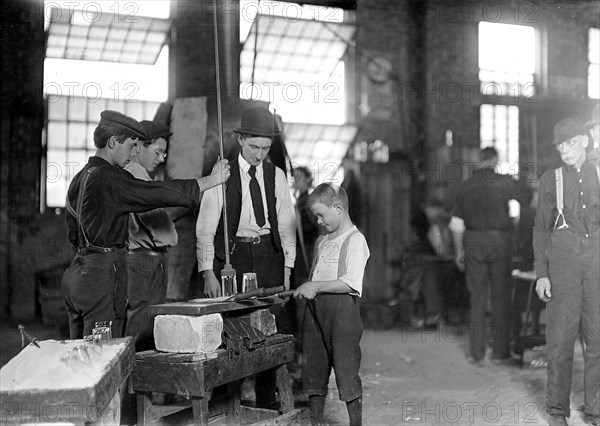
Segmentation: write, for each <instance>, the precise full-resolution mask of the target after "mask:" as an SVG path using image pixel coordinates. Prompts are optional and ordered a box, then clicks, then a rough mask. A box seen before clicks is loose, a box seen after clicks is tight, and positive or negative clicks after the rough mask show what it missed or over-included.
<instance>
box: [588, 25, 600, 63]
mask: <svg viewBox="0 0 600 426" xmlns="http://www.w3.org/2000/svg"><path fill="white" fill-rule="evenodd" d="M588 61H590V63H592V64H598V63H600V28H590V29H589V31H588Z"/></svg>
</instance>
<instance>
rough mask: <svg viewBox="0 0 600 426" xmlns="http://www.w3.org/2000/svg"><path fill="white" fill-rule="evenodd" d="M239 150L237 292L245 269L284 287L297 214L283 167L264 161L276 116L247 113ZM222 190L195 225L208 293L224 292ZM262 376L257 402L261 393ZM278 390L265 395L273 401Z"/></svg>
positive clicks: (234, 248)
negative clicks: (222, 278) (220, 281)
mask: <svg viewBox="0 0 600 426" xmlns="http://www.w3.org/2000/svg"><path fill="white" fill-rule="evenodd" d="M234 132H235V134H236V137H237V141H238V143H239V145H240V148H241V150H240V153H239V155H238V156H237V158H236V159H235V160H233V161H232V162H231V179H230V181H229V182H228V184H227V189H226V197H227V219H228V231H229V235H228V239H229V250H230V260H231V265H232V266H233V268H234V269H235V270H236V273H237V285H238V291H239V290H240V286H241V283H242V274H243V273H244V272H255V273H256V277H257V280H258V285H259V287H276V286H280V285H282V284H283V285H285V287H286V289H289V288H290V273H291V270H292V268H293V267H294V261H295V259H296V218H295V214H294V207H293V205H292V200H291V194H290V190H289V186H288V183H287V181H286V178H285V174H284V172H283V170H281V169H279V168H277V167H276V166H274V165H273V164H272V163H270V162H268V161H265V159H266V158H267V155H268V154H269V149H270V148H271V144H272V142H273V136H275V135H276V134H277V133H278V130H277V127H276V125H275V120H274V117H273V114H271V113H270V112H269V110H268V109H267V108H264V107H251V108H248V109H246V110H244V111H243V113H242V120H241V125H240V127H238V128H236V129H234ZM222 208H223V193H222V190H221V188H213V189H211V190H209V191H207V192H206V193H205V194H204V196H203V198H202V203H201V205H200V214H199V217H201V218H202V220H198V222H197V225H196V236H197V250H196V253H197V258H198V272H199V273H200V274H201V275H202V277H203V279H204V294H205V295H206V296H208V297H217V296H220V295H221V287H220V284H219V280H220V278H221V270H222V269H223V266H224V263H225V243H224V232H225V231H224V225H223V217H222V214H221V212H222ZM271 388H272V386H270V383H269V385H267V386H261V383H260V379H259V378H257V386H256V389H257V401H258V402H259V403H260V402H261V401H260V400H261V398H262V397H261V396H260V395H259V394H258V393H260V392H261V391H267V392H271V391H270V389H271ZM273 398H274V393H272V394H271V395H269V396H265V399H264V400H263V401H262V402H263V403H264V404H263V405H271V404H273V403H274V402H275V401H274V400H273Z"/></svg>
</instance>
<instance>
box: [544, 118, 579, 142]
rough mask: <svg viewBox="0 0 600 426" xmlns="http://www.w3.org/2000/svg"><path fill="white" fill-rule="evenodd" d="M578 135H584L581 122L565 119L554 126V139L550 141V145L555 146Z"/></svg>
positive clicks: (574, 119)
mask: <svg viewBox="0 0 600 426" xmlns="http://www.w3.org/2000/svg"><path fill="white" fill-rule="evenodd" d="M579 135H585V125H584V124H583V121H581V120H578V119H576V118H573V117H569V118H565V119H564V120H560V121H559V122H558V123H556V124H555V125H554V139H553V140H552V144H553V145H556V144H557V143H561V142H564V141H568V140H569V139H571V138H573V137H575V136H579Z"/></svg>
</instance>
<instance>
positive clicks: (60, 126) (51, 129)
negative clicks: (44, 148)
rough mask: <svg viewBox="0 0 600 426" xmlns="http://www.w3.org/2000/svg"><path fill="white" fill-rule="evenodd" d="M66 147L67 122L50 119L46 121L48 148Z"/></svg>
mask: <svg viewBox="0 0 600 426" xmlns="http://www.w3.org/2000/svg"><path fill="white" fill-rule="evenodd" d="M66 147H67V124H66V123H59V122H56V121H50V122H49V123H48V148H49V149H57V148H66Z"/></svg>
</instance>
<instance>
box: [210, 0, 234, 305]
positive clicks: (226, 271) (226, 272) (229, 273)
mask: <svg viewBox="0 0 600 426" xmlns="http://www.w3.org/2000/svg"><path fill="white" fill-rule="evenodd" d="M213 8H214V10H213V26H214V34H215V37H214V39H215V67H216V70H215V75H216V82H217V126H218V128H219V153H220V158H221V159H223V158H225V155H224V152H223V151H224V150H223V112H222V108H221V75H220V64H219V31H218V27H217V10H218V9H217V0H213ZM221 189H222V191H223V230H224V236H223V238H224V239H225V266H224V267H223V270H222V271H221V280H223V277H233V278H235V269H233V268H232V267H231V263H230V258H229V226H228V223H227V197H226V189H225V184H224V183H222V184H221ZM236 290H237V289H236ZM234 291H235V290H234ZM223 296H225V294H223Z"/></svg>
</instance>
